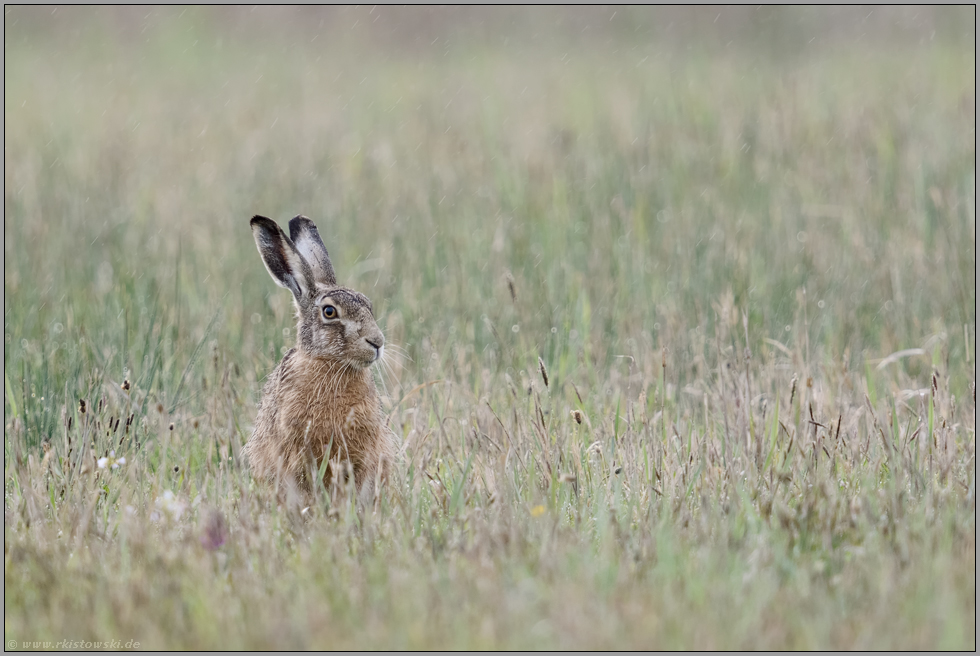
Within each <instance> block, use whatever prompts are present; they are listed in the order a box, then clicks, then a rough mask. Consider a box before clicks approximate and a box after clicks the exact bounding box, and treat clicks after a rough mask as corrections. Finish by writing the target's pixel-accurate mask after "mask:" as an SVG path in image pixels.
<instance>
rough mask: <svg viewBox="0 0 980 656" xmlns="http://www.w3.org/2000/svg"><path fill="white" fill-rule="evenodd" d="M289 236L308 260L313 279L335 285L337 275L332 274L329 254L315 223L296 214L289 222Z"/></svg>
mask: <svg viewBox="0 0 980 656" xmlns="http://www.w3.org/2000/svg"><path fill="white" fill-rule="evenodd" d="M289 236H290V238H291V239H292V240H293V243H294V244H296V250H298V251H299V252H300V255H302V256H303V259H305V260H306V261H307V262H309V264H310V269H311V270H312V271H313V279H314V280H316V281H317V282H320V283H323V284H325V285H329V286H331V287H334V286H336V285H337V276H336V275H334V272H333V264H331V263H330V255H329V254H328V253H327V248H326V246H324V245H323V240H322V239H320V231H319V230H317V229H316V224H314V223H313V222H312V221H310V220H309V219H308V218H306V217H305V216H302V215H300V216H297V217H296V218H294V219H293V220H292V221H290V222H289Z"/></svg>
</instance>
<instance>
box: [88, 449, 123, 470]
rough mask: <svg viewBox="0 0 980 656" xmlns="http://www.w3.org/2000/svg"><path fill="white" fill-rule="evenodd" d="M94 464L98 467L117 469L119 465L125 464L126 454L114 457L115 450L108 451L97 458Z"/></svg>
mask: <svg viewBox="0 0 980 656" xmlns="http://www.w3.org/2000/svg"><path fill="white" fill-rule="evenodd" d="M95 464H97V465H98V466H99V469H105V468H106V467H108V468H109V469H119V466H120V465H125V464H126V456H123V457H121V458H116V452H115V451H110V452H109V455H107V456H104V457H102V458H99V459H98V460H97V461H96V463H95Z"/></svg>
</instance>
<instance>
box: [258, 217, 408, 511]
mask: <svg viewBox="0 0 980 656" xmlns="http://www.w3.org/2000/svg"><path fill="white" fill-rule="evenodd" d="M251 226H252V236H253V237H255V244H256V246H258V249H259V254H260V255H261V256H262V261H263V262H264V263H265V267H266V269H268V271H269V274H270V275H271V276H272V279H273V280H275V281H276V283H277V284H279V285H280V286H282V287H285V288H286V289H288V290H289V291H291V292H292V293H293V300H294V301H295V305H296V346H295V347H293V348H292V349H290V350H289V352H288V353H286V355H285V356H284V357H283V359H282V361H281V362H280V363H279V366H277V367H276V369H275V371H273V372H272V374H271V375H270V376H269V379H268V381H267V382H266V384H265V387H264V388H263V390H262V399H261V401H260V402H259V412H258V416H257V417H256V419H255V430H254V432H253V433H252V435H251V437H250V438H249V440H248V442H247V443H246V445H245V449H244V453H245V456H246V458H247V459H248V462H249V465H250V466H251V468H252V472H253V474H254V475H255V476H257V477H259V478H264V479H269V480H272V481H274V482H277V483H278V484H279V485H280V486H281V487H280V491H284V490H289V489H295V490H297V491H299V492H301V493H302V494H305V496H307V497H308V496H309V495H310V493H312V491H313V487H314V481H315V479H316V477H317V475H318V472H319V471H320V470H321V465H322V463H323V459H324V458H327V459H328V460H329V461H331V463H334V462H336V463H337V464H341V465H342V466H341V467H335V466H333V465H331V466H327V467H325V468H323V470H324V471H325V474H324V480H323V483H324V485H325V486H327V487H328V488H329V486H330V483H331V481H332V480H334V479H333V477H334V476H336V475H338V474H341V475H342V476H343V478H344V479H346V478H347V477H348V476H349V475H350V474H353V477H354V485H355V486H356V489H357V491H358V498H359V500H360V501H361V502H368V501H370V500H371V499H373V498H374V495H375V494H376V492H377V491H378V490H377V485H379V484H380V483H381V482H383V481H385V480H386V479H387V476H388V471H389V469H390V466H391V463H392V461H393V459H394V455H395V453H396V449H395V444H394V439H393V435H392V434H391V433H390V432H389V431H388V429H387V427H386V425H385V421H384V418H383V416H382V411H381V402H380V399H379V397H378V392H377V388H376V387H375V384H374V379H373V377H372V375H371V372H370V370H369V367H370V366H371V365H372V364H373V363H374V362H377V361H378V360H379V359H380V358H381V357H382V355H383V354H384V344H385V338H384V335H382V334H381V330H380V329H379V328H378V324H377V323H376V322H375V320H374V313H373V309H372V306H371V301H370V300H368V298H367V297H366V296H365V295H364V294H361V293H359V292H356V291H354V290H351V289H347V288H345V287H341V286H339V285H338V284H337V278H336V276H335V275H334V271H333V265H332V264H331V263H330V256H329V255H328V254H327V249H326V248H325V247H324V245H323V241H322V240H321V239H320V234H319V232H318V231H317V228H316V225H315V224H314V223H313V221H311V220H310V219H308V218H306V217H305V216H297V217H296V218H294V219H292V220H291V221H290V222H289V236H288V237H287V236H286V233H285V232H283V231H282V229H281V228H280V227H279V225H278V224H277V223H276V222H275V221H273V220H271V219H267V218H266V217H264V216H255V217H253V218H252V220H251ZM335 470H336V471H335ZM337 482H340V481H337Z"/></svg>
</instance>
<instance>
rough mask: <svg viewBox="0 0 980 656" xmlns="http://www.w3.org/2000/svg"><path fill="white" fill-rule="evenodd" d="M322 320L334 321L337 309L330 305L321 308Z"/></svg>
mask: <svg viewBox="0 0 980 656" xmlns="http://www.w3.org/2000/svg"><path fill="white" fill-rule="evenodd" d="M323 318H324V319H336V318H337V308H335V307H334V306H332V305H324V306H323Z"/></svg>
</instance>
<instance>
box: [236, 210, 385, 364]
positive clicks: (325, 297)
mask: <svg viewBox="0 0 980 656" xmlns="http://www.w3.org/2000/svg"><path fill="white" fill-rule="evenodd" d="M251 226H252V236H254V237H255V244H256V246H258V248H259V254H260V255H261V256H262V261H263V262H265V268H266V269H268V270H269V274H270V275H271V276H272V279H273V280H275V281H276V283H277V284H279V285H280V286H282V287H285V288H286V289H288V290H289V291H291V292H292V293H293V299H294V300H295V301H296V315H297V337H298V339H297V342H298V346H299V348H300V349H301V350H302V351H305V352H306V353H308V354H309V355H311V356H313V357H317V358H323V359H326V360H334V361H336V362H341V363H344V364H348V365H351V366H353V367H357V368H365V367H368V366H370V365H371V364H372V363H373V362H375V361H376V360H378V359H379V358H380V357H381V355H382V353H383V352H384V343H385V338H384V335H382V334H381V330H380V329H379V328H378V324H377V323H376V322H375V320H374V312H373V309H372V307H371V301H370V300H368V297H367V296H365V295H364V294H361V293H360V292H355V291H354V290H352V289H347V288H345V287H340V286H338V285H337V277H336V276H335V275H334V272H333V265H332V264H331V263H330V255H328V254H327V249H326V247H325V246H324V245H323V241H322V240H321V239H320V233H319V232H318V231H317V229H316V225H315V224H314V223H313V222H312V221H310V220H309V219H308V218H306V217H305V216H297V217H296V218H294V219H293V220H291V221H290V222H289V236H286V233H285V232H283V231H282V228H280V227H279V224H277V223H276V222H275V221H273V220H272V219H267V218H265V217H264V216H255V217H253V218H252V221H251Z"/></svg>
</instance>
